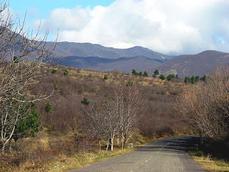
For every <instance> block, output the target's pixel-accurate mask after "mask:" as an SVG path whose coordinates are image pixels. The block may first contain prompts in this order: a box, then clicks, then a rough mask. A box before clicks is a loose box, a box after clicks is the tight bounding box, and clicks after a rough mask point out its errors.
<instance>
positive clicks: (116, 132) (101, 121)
mask: <svg viewBox="0 0 229 172" xmlns="http://www.w3.org/2000/svg"><path fill="white" fill-rule="evenodd" d="M139 95H140V94H139V90H138V89H137V86H135V85H134V84H133V83H131V82H123V83H119V84H116V85H115V86H114V88H113V91H112V93H111V94H110V96H109V97H108V98H106V99H105V100H104V101H102V102H99V103H97V104H94V105H91V107H90V108H89V110H87V116H88V117H89V122H88V123H89V124H91V127H92V130H91V131H92V132H95V133H96V134H97V135H98V136H99V137H100V138H102V139H105V140H107V150H108V149H109V150H111V151H113V148H114V139H115V137H119V138H121V143H122V148H123V147H124V146H125V144H126V142H127V141H128V139H129V138H130V136H131V134H132V132H133V130H134V127H135V122H136V115H137V112H138V109H139V105H140V104H139V102H140V101H139V100H140V96H139Z"/></svg>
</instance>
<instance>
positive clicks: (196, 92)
mask: <svg viewBox="0 0 229 172" xmlns="http://www.w3.org/2000/svg"><path fill="white" fill-rule="evenodd" d="M178 103H179V104H178V107H179V109H180V110H181V112H182V113H183V114H184V115H185V116H186V117H187V121H189V122H190V124H191V125H192V126H193V128H194V129H196V130H198V132H199V133H200V135H201V136H207V137H211V138H213V139H225V138H227V137H228V136H229V132H228V131H229V68H228V66H226V67H223V68H219V69H217V71H216V72H215V73H214V74H212V75H211V76H209V77H208V79H207V81H206V83H199V84H197V85H195V86H192V88H189V89H187V90H186V92H185V93H184V94H183V96H182V97H181V98H180V100H179V102H178Z"/></svg>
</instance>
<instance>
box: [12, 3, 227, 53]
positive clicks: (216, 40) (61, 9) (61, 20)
mask: <svg viewBox="0 0 229 172" xmlns="http://www.w3.org/2000/svg"><path fill="white" fill-rule="evenodd" d="M9 6H10V11H11V13H12V14H13V16H14V17H15V18H19V19H20V18H23V16H24V15H25V14H26V27H27V28H31V29H38V28H40V29H41V30H42V31H43V32H46V31H47V32H49V34H50V36H49V39H50V40H51V39H54V37H55V36H56V35H57V33H58V41H70V42H90V43H97V44H102V45H104V46H110V47H116V48H128V47H132V46H144V47H147V48H150V49H152V50H154V51H158V52H161V53H166V54H181V53H197V52H201V51H204V50H209V49H211V50H219V51H226V52H229V0H9Z"/></svg>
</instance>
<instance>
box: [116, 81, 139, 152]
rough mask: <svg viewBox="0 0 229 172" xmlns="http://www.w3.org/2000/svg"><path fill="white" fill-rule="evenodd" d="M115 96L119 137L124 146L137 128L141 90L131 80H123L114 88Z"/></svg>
mask: <svg viewBox="0 0 229 172" xmlns="http://www.w3.org/2000/svg"><path fill="white" fill-rule="evenodd" d="M114 97H115V98H116V102H117V104H118V106H117V107H118V108H117V111H118V116H119V137H120V138H121V143H122V148H124V147H125V146H126V143H127V142H128V140H129V138H130V137H131V135H132V134H133V132H134V129H135V125H136V120H137V118H136V115H137V114H138V112H139V109H140V106H141V96H140V90H139V89H138V86H137V85H136V84H135V83H133V82H131V81H128V82H122V83H120V84H118V85H117V86H116V87H115V88H114Z"/></svg>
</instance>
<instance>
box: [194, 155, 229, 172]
mask: <svg viewBox="0 0 229 172" xmlns="http://www.w3.org/2000/svg"><path fill="white" fill-rule="evenodd" d="M193 159H194V160H195V161H197V162H198V163H199V164H200V165H202V166H203V168H204V169H206V170H207V171H209V172H229V162H225V161H224V160H216V159H212V158H211V157H209V156H193Z"/></svg>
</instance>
